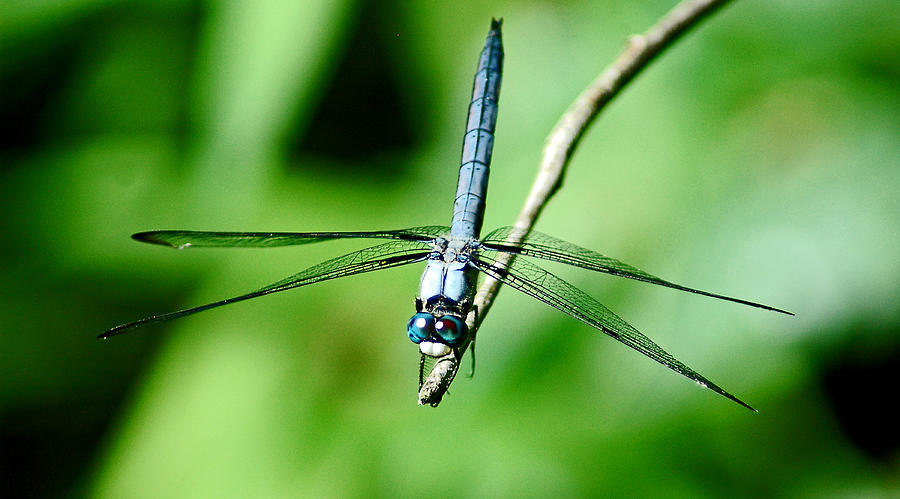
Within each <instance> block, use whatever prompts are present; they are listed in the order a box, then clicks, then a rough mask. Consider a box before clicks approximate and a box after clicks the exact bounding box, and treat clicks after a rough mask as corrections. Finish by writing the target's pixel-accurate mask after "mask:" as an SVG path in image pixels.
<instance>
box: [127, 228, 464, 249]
mask: <svg viewBox="0 0 900 499" xmlns="http://www.w3.org/2000/svg"><path fill="white" fill-rule="evenodd" d="M449 230H450V229H449V228H448V227H442V226H439V225H432V226H426V227H411V228H409V229H400V230H383V231H368V232H207V231H196V230H152V231H148V232H138V233H137V234H133V235H132V236H131V237H132V238H133V239H135V240H137V241H141V242H144V243H151V244H160V245H163V246H169V247H172V248H176V249H185V248H190V247H192V246H196V247H206V248H274V247H278V246H295V245H299V244H310V243H317V242H320V241H330V240H334V239H353V238H369V239H398V240H401V241H430V240H432V239H434V238H436V237H439V236H441V235H443V234H445V233H446V232H447V231H449Z"/></svg>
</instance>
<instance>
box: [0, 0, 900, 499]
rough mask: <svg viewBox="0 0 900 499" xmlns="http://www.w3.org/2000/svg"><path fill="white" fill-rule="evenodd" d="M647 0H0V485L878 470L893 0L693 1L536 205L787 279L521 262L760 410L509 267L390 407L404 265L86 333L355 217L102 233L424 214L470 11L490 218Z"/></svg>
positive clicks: (562, 482) (212, 289)
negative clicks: (552, 300) (208, 241)
mask: <svg viewBox="0 0 900 499" xmlns="http://www.w3.org/2000/svg"><path fill="white" fill-rule="evenodd" d="M673 4H674V1H668V2H664V1H655V0H654V1H644V2H611V1H607V2H602V1H600V2H587V1H577V0H574V1H569V2H563V3H559V2H552V1H534V0H532V1H512V0H510V1H505V2H498V3H496V4H494V5H490V6H488V5H485V2H463V3H460V2H433V3H432V2H429V3H427V4H426V3H420V2H394V3H390V4H388V3H380V2H351V1H321V2H315V1H305V2H288V1H260V2H217V1H209V2H187V1H175V0H160V1H151V0H145V1H137V2H119V1H110V0H106V1H102V0H94V1H91V0H52V1H51V0H44V1H39V2H34V1H22V0H10V1H6V2H3V3H2V5H0V85H2V93H0V106H2V115H3V125H4V133H3V134H0V165H2V168H0V175H2V181H0V207H2V213H3V214H4V216H3V220H2V224H3V225H2V227H0V229H2V230H0V234H2V238H3V240H2V244H0V257H2V259H3V264H4V268H5V272H4V278H3V294H2V298H0V312H2V321H3V324H4V325H3V345H4V352H3V355H0V379H2V380H3V383H2V384H0V435H2V449H3V450H2V452H3V465H2V469H3V472H2V473H3V477H2V480H0V482H2V483H3V484H4V487H6V488H7V491H8V492H10V493H11V494H8V495H7V496H9V497H12V496H37V497H41V496H51V497H58V496H60V495H74V496H81V495H91V496H99V497H279V496H287V497H297V496H308V497H327V496H363V495H371V494H379V495H389V496H393V495H404V496H412V495H416V496H421V495H436V496H507V497H518V496H549V495H551V494H553V495H562V494H565V495H628V496H648V495H654V496H666V497H673V496H689V497H695V496H701V495H702V496H734V495H742V496H743V495H745V496H831V497H833V496H868V497H871V496H895V497H896V495H898V494H900V481H898V478H897V477H898V476H900V475H898V471H900V469H898V463H900V458H898V456H900V452H898V445H900V434H898V429H897V424H896V417H895V416H893V412H891V410H890V409H889V408H886V407H885V406H886V401H885V399H886V398H892V396H893V394H895V393H896V386H895V385H894V383H893V382H892V381H891V379H894V377H895V376H896V372H897V367H898V365H900V336H898V333H900V317H898V315H900V309H898V307H897V303H898V297H900V292H898V291H900V289H898V288H900V284H898V283H900V259H898V258H897V254H898V248H900V197H898V195H897V191H898V188H900V168H898V160H900V147H898V141H900V120H898V119H897V116H898V115H900V92H898V80H900V61H898V56H897V54H898V47H900V43H898V42H900V23H898V19H900V4H898V3H897V2H895V1H888V0H874V1H870V2H853V1H849V0H831V1H816V2H811V1H807V2H779V1H775V0H765V1H757V2H737V3H735V4H733V5H731V6H729V7H728V8H726V9H724V10H723V11H722V12H720V13H719V14H717V15H716V16H714V17H713V18H711V19H709V20H707V21H706V22H704V23H703V24H702V25H701V26H700V27H699V29H697V30H695V31H693V32H692V33H690V34H689V35H688V36H686V37H685V38H684V39H683V40H681V41H680V42H679V43H678V44H677V45H676V46H675V47H673V48H672V49H671V50H670V51H669V52H668V53H666V54H664V55H663V56H662V57H661V58H660V59H659V60H657V61H656V62H655V63H654V64H653V65H652V66H651V67H650V68H649V69H648V70H647V71H646V72H645V73H644V74H642V75H641V76H640V77H639V78H638V79H637V80H636V81H635V82H633V83H632V84H631V85H630V87H629V88H627V89H626V91H625V92H624V93H623V94H622V95H621V96H620V97H619V98H618V99H617V100H616V101H615V102H614V103H613V104H612V105H611V106H610V107H609V109H608V110H606V111H605V112H604V113H603V115H602V116H601V117H600V118H599V120H598V121H597V123H595V124H594V125H593V127H592V129H591V131H590V132H589V133H588V134H587V136H586V137H585V138H584V140H583V141H582V142H581V144H580V149H579V151H578V153H577V154H576V156H575V159H574V161H573V163H572V165H571V168H570V171H569V176H568V179H567V182H566V184H565V186H564V188H563V189H562V190H561V192H560V193H559V194H558V195H557V197H556V198H555V199H554V200H553V202H552V203H551V204H550V206H549V208H548V209H547V211H546V212H545V215H544V217H543V219H542V220H541V222H540V223H539V225H538V228H539V230H541V231H543V232H547V233H550V234H554V235H556V236H559V237H562V238H564V239H568V240H570V241H573V242H575V243H577V244H581V245H583V246H586V247H589V248H594V249H597V250H599V251H601V252H604V253H606V254H609V255H612V256H615V257H617V258H620V259H622V260H624V261H626V262H629V263H631V264H633V265H636V266H638V267H641V268H645V269H647V270H648V271H650V272H652V273H654V274H657V275H660V276H663V277H665V278H667V279H671V280H674V281H676V282H682V283H684V284H686V285H689V286H696V287H700V288H702V289H710V290H714V291H720V292H724V293H726V294H730V295H735V296H741V297H745V298H748V299H753V300H759V301H763V302H766V303H771V304H772V305H775V306H779V307H784V308H787V309H790V310H792V311H794V312H795V313H796V314H797V316H796V317H794V318H787V317H783V316H779V315H776V314H770V313H765V312H761V311H758V310H752V309H745V308H742V307H739V306H735V305H733V304H728V303H718V302H716V301H712V300H708V299H704V298H701V297H697V296H690V295H687V294H683V293H677V292H674V291H671V290H665V289H654V288H652V287H650V286H646V285H642V284H640V283H634V282H619V280H616V279H614V278H609V277H604V276H596V275H589V273H587V272H578V271H576V270H572V269H562V268H555V267H554V268H553V270H556V271H559V273H560V275H562V276H563V277H565V278H567V279H570V280H571V281H572V282H573V283H575V284H576V285H578V286H580V287H582V288H583V289H585V290H586V291H588V292H590V293H592V294H593V295H595V296H597V297H599V298H600V299H601V301H603V302H604V303H605V304H606V305H607V306H609V307H610V308H611V309H612V310H614V311H616V312H618V313H619V314H620V315H621V316H622V317H623V318H625V319H626V320H628V321H630V322H631V323H632V324H634V325H635V326H636V327H638V328H639V329H641V330H642V331H644V332H645V333H646V334H647V335H648V336H650V337H651V338H653V339H655V340H656V341H657V342H658V343H660V344H661V345H662V346H663V347H665V348H667V349H668V350H669V351H671V352H672V353H673V354H675V355H676V356H678V357H679V358H681V359H682V360H683V361H685V362H686V363H687V364H689V365H691V366H693V367H694V368H696V369H697V370H698V371H700V372H702V373H704V374H705V375H707V376H709V377H710V378H711V379H713V380H715V381H716V382H718V383H719V384H721V385H722V386H724V387H725V388H726V389H728V390H730V391H732V392H734V393H735V394H737V395H738V396H740V397H742V398H744V399H745V400H747V401H748V402H750V403H751V404H753V405H754V406H756V407H757V408H759V410H760V413H759V414H752V413H749V412H748V411H746V410H744V409H742V408H740V407H738V406H737V405H736V404H733V403H731V402H729V401H727V400H725V399H723V398H722V397H718V396H716V395H714V394H713V393H711V392H709V391H705V390H700V389H695V388H696V387H695V386H694V385H693V384H691V383H687V382H686V381H685V380H684V379H683V378H681V377H679V376H677V375H675V374H673V373H672V372H669V371H667V370H666V369H664V368H662V367H660V366H659V365H656V364H654V363H652V362H650V361H648V360H647V359H645V358H643V357H641V356H639V355H637V354H635V353H634V352H631V351H629V350H627V349H625V348H624V347H622V346H621V345H619V344H616V343H615V342H612V341H610V340H609V339H608V338H605V337H602V336H601V335H598V334H596V332H595V331H593V330H590V329H589V328H587V327H586V326H583V325H581V324H580V323H578V322H577V321H574V320H572V319H570V318H568V317H566V316H564V315H562V314H560V313H558V312H555V311H553V310H551V309H549V308H547V307H545V306H543V305H541V304H539V303H537V302H535V301H533V300H530V299H529V298H527V297H523V296H517V294H516V293H514V292H512V291H510V290H504V292H503V294H502V296H501V298H500V300H499V301H498V303H497V306H496V307H494V309H493V310H492V312H491V315H490V317H489V318H488V320H487V321H486V322H485V325H484V327H483V328H482V330H481V333H480V335H479V348H478V351H479V354H480V358H479V369H478V373H477V375H476V377H475V378H474V379H473V380H467V379H465V378H463V377H461V378H460V379H458V380H457V381H456V383H455V384H454V387H453V390H452V392H451V394H450V395H449V396H448V397H447V398H446V399H445V401H444V403H443V404H442V405H441V406H440V407H439V408H438V409H432V408H423V407H418V406H416V404H415V392H416V374H415V373H416V365H417V361H418V355H417V353H416V349H415V347H414V346H413V345H412V344H410V343H409V342H408V340H406V339H405V333H404V331H403V328H404V326H405V323H406V320H407V318H408V316H409V315H410V314H411V313H412V311H413V310H412V309H413V307H412V305H413V297H414V293H415V289H416V285H417V281H418V272H419V271H420V269H418V268H408V269H398V270H394V271H390V272H385V273H383V275H379V273H375V274H369V275H365V276H358V277H352V278H347V279H344V280H338V281H331V282H327V283H323V284H319V285H317V286H315V287H310V288H304V289H302V290H297V291H292V292H290V293H284V294H283V295H282V296H271V297H267V298H265V299H261V300H256V301H254V302H248V303H245V304H241V305H236V306H234V307H229V308H231V309H230V310H229V309H228V308H226V309H221V310H217V311H215V312H209V313H207V314H200V315H198V316H196V317H192V318H189V319H185V320H183V321H176V322H173V323H171V324H165V325H160V326H154V327H152V328H147V329H145V330H140V331H138V332H135V333H134V334H132V335H127V336H124V337H121V338H117V339H115V340H114V341H113V340H111V341H107V342H99V341H96V340H94V336H95V335H96V334H98V333H100V332H102V331H103V330H104V329H106V328H108V327H110V326H113V325H115V324H118V323H121V322H126V321H129V320H133V319H136V318H140V317H142V316H146V315H151V314H153V313H158V312H165V311H170V310H174V309H176V308H180V307H187V306H191V305H195V304H199V303H202V302H205V301H209V300H213V299H218V298H222V297H224V296H230V295H234V294H237V293H240V292H243V291H245V290H248V289H253V288H256V287H259V286H260V285H262V284H265V283H267V282H271V281H275V280H277V279H280V278H281V277H284V276H286V275H289V274H291V273H293V272H295V271H296V270H298V269H299V268H301V267H303V266H306V265H311V264H313V263H315V262H317V261H319V260H322V259H325V258H327V257H329V256H332V255H334V254H337V253H339V252H342V251H348V250H350V249H352V248H354V247H355V246H354V245H353V244H350V243H347V244H345V243H332V244H322V245H319V246H310V247H303V248H295V249H270V250H206V251H201V250H196V251H186V252H181V253H175V252H170V251H166V250H163V249H161V248H158V247H149V246H142V245H138V244H136V243H134V242H133V241H131V240H130V239H129V238H128V235H129V234H130V233H132V232H136V231H139V230H146V229H153V228H192V229H219V230H365V229H376V228H399V227H406V226H412V225H423V224H434V223H438V224H443V223H447V222H449V218H450V203H451V193H452V192H453V189H454V187H453V186H454V184H455V181H456V162H457V159H458V154H459V144H460V140H461V135H462V130H463V127H464V118H465V110H466V105H467V99H468V94H469V91H470V88H471V78H472V73H473V70H474V67H475V62H476V57H477V54H478V51H479V50H480V47H481V44H482V42H483V39H484V35H485V33H486V31H487V27H488V21H489V20H490V17H491V16H498V17H499V16H502V17H504V18H505V24H504V42H505V48H506V67H505V73H504V84H503V91H502V98H501V107H500V109H501V111H500V117H499V123H498V136H497V142H496V148H495V156H494V163H493V172H492V184H491V190H490V203H489V210H488V213H487V220H486V228H490V227H494V226H499V225H506V224H509V223H510V222H511V221H512V220H513V218H514V216H515V214H516V213H517V211H518V208H519V205H520V203H521V201H522V200H523V199H524V196H525V194H526V192H527V190H528V187H529V185H530V182H531V179H532V175H533V172H534V168H535V166H536V164H537V161H538V158H539V154H540V150H541V146H542V144H543V140H544V137H545V135H546V133H547V132H548V131H549V129H550V127H551V126H552V125H553V124H554V122H555V120H556V119H557V118H558V116H559V114H560V113H561V112H562V110H563V109H565V107H566V106H567V105H568V103H569V102H570V101H571V100H572V99H573V98H574V97H575V96H576V95H577V93H578V92H579V91H580V89H582V88H583V87H584V86H585V85H586V84H587V83H588V82H589V81H590V80H591V79H592V78H593V77H594V76H595V75H596V74H597V73H598V72H599V71H600V69H601V68H602V67H603V66H604V65H605V64H606V63H608V62H609V61H611V60H612V58H613V57H614V56H615V54H616V53H617V52H618V51H619V49H620V47H621V46H622V44H623V41H624V40H625V38H626V36H627V35H629V34H630V33H634V32H638V31H642V30H644V29H646V27H648V26H649V25H650V24H651V23H653V22H654V21H655V20H656V19H657V18H658V17H659V16H660V15H661V14H662V13H663V12H665V11H666V10H667V9H669V8H670V7H671V6H672V5H673ZM888 407H889V406H888Z"/></svg>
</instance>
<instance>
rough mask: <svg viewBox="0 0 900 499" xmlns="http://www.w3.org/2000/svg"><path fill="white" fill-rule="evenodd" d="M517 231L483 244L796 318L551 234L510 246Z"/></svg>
mask: <svg viewBox="0 0 900 499" xmlns="http://www.w3.org/2000/svg"><path fill="white" fill-rule="evenodd" d="M516 231H518V229H516V228H514V227H501V228H499V229H497V230H494V231H493V232H491V233H490V234H488V235H487V236H486V237H484V238H483V239H482V240H481V242H482V244H483V245H484V247H485V248H488V249H492V250H495V251H503V252H506V253H513V254H516V255H525V256H530V257H534V258H541V259H544V260H550V261H554V262H559V263H565V264H567V265H572V266H575V267H581V268H583V269H588V270H594V271H597V272H605V273H607V274H612V275H615V276H619V277H627V278H629V279H635V280H638V281H644V282H649V283H651V284H657V285H659V286H665V287H667V288H672V289H678V290H680V291H688V292H690V293H696V294H698V295H703V296H710V297H712V298H718V299H720V300H728V301H732V302H735V303H740V304H742V305H749V306H751V307H757V308H762V309H765V310H771V311H773V312H780V313H782V314H788V315H794V314H792V313H791V312H788V311H786V310H782V309H780V308H775V307H770V306H769V305H763V304H761V303H755V302H752V301H747V300H742V299H740V298H732V297H730V296H724V295H720V294H716V293H710V292H708V291H701V290H699V289H694V288H688V287H686V286H682V285H680V284H675V283H672V282H669V281H666V280H664V279H660V278H659V277H656V276H654V275H651V274H648V273H646V272H644V271H643V270H640V269H638V268H635V267H632V266H631V265H628V264H625V263H622V262H620V261H618V260H616V259H614V258H610V257H608V256H604V255H601V254H600V253H597V252H596V251H591V250H589V249H587V248H582V247H581V246H578V245H575V244H572V243H570V242H567V241H563V240H562V239H558V238H555V237H553V236H549V235H547V234H542V233H540V232H532V233H531V234H529V236H528V237H527V238H526V239H525V241H523V242H521V243H518V244H509V243H507V242H506V239H507V237H509V235H510V234H512V233H514V232H516Z"/></svg>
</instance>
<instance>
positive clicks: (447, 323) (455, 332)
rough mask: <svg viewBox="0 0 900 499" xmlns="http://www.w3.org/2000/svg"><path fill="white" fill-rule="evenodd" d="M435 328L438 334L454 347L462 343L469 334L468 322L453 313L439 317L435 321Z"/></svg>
mask: <svg viewBox="0 0 900 499" xmlns="http://www.w3.org/2000/svg"><path fill="white" fill-rule="evenodd" d="M434 329H435V331H437V334H438V336H440V338H441V339H442V340H444V342H445V343H447V344H448V345H450V346H452V347H455V346H459V345H461V344H462V342H463V341H465V340H466V336H467V334H468V329H467V328H466V323H465V322H463V321H462V319H460V318H459V317H453V316H452V315H446V316H444V317H441V318H440V319H438V321H437V322H435V323H434Z"/></svg>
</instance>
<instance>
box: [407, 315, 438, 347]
mask: <svg viewBox="0 0 900 499" xmlns="http://www.w3.org/2000/svg"><path fill="white" fill-rule="evenodd" d="M433 332H434V316H433V315H431V314H426V313H425V312H419V313H417V314H415V315H413V316H412V319H410V320H409V324H408V325H407V326H406V334H408V335H409V339H410V340H412V342H413V343H416V344H418V343H422V342H423V341H425V338H428V337H429V336H431V333H433Z"/></svg>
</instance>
